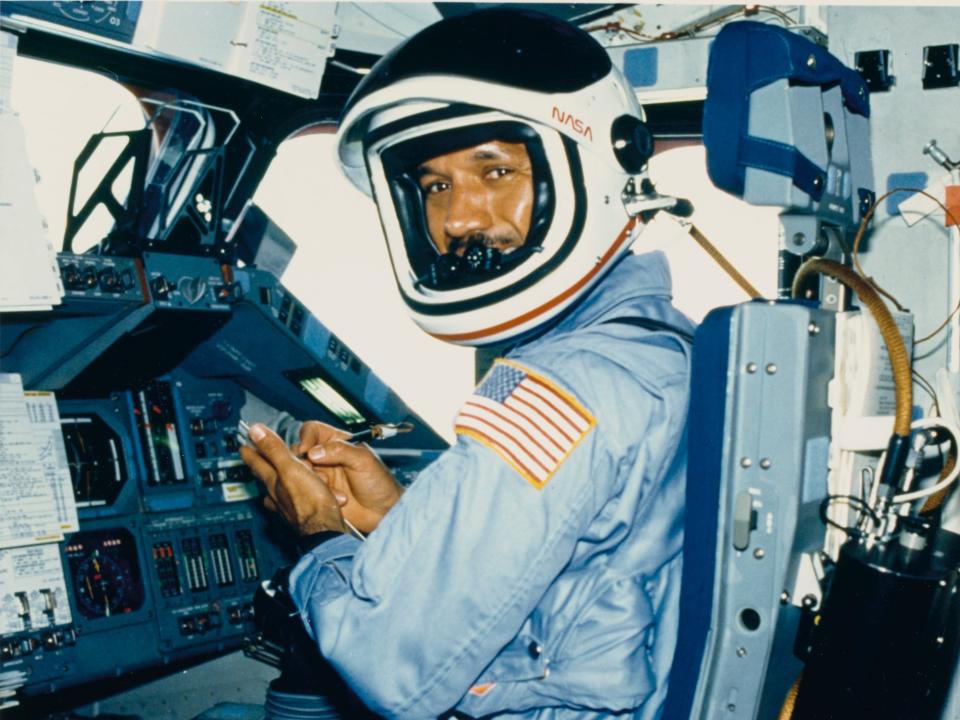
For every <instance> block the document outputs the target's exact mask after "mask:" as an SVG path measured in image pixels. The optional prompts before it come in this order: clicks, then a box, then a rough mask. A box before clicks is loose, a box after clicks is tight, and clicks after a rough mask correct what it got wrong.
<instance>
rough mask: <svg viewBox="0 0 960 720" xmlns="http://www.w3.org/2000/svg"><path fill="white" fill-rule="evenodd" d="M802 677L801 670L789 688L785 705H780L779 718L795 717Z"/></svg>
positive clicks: (785, 719)
mask: <svg viewBox="0 0 960 720" xmlns="http://www.w3.org/2000/svg"><path fill="white" fill-rule="evenodd" d="M802 679H803V673H802V672H801V673H800V674H799V675H797V679H796V680H794V681H793V685H791V686H790V689H789V690H787V696H786V697H785V698H784V699H783V705H782V706H781V707H780V713H779V714H778V715H777V720H790V718H792V717H793V710H794V708H795V707H796V705H797V695H799V694H800V680H802Z"/></svg>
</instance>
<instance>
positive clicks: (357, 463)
mask: <svg viewBox="0 0 960 720" xmlns="http://www.w3.org/2000/svg"><path fill="white" fill-rule="evenodd" d="M307 458H308V459H309V460H310V462H311V463H313V464H314V465H318V466H320V467H329V466H332V465H342V466H343V467H346V468H348V469H350V470H369V469H370V467H371V465H380V458H378V457H377V456H376V455H375V454H374V452H373V450H371V449H370V448H368V447H367V446H366V445H351V444H350V443H348V442H344V441H343V440H334V441H333V442H327V443H323V444H322V445H317V446H315V447H312V448H310V451H309V452H308V453H307Z"/></svg>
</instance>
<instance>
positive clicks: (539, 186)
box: [338, 8, 653, 345]
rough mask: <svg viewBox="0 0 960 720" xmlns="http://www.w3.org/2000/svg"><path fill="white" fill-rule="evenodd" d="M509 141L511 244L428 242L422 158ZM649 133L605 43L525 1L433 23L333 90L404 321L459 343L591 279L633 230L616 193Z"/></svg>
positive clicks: (518, 327) (344, 148)
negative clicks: (524, 227)
mask: <svg viewBox="0 0 960 720" xmlns="http://www.w3.org/2000/svg"><path fill="white" fill-rule="evenodd" d="M491 140H499V141H501V142H510V143H516V142H522V143H524V144H525V146H526V150H527V153H528V155H529V157H530V160H531V167H532V174H533V185H534V193H533V197H534V203H533V210H532V215H531V222H530V230H529V232H528V234H527V237H526V241H525V243H524V244H523V246H522V247H521V248H519V249H517V250H514V251H513V252H510V253H505V254H503V255H501V254H500V253H499V252H497V251H496V250H491V249H487V248H475V251H474V253H473V255H472V256H471V253H470V251H469V250H468V251H467V255H466V256H463V257H461V258H459V259H457V258H456V257H455V256H454V255H453V254H452V253H450V254H447V255H442V254H441V253H440V251H438V250H437V248H436V246H435V245H434V243H433V242H432V241H431V239H430V236H429V233H428V232H427V228H426V220H425V216H424V209H423V208H424V205H423V197H422V195H421V190H420V187H419V184H418V182H417V181H416V168H417V167H418V166H419V164H420V163H422V162H424V161H426V160H429V159H430V158H434V157H437V156H439V155H442V154H445V153H450V152H453V151H456V150H461V149H465V148H469V147H473V146H475V145H478V144H480V143H483V142H489V141H491ZM652 146H653V142H652V138H651V136H650V134H649V132H648V131H647V128H646V125H644V123H643V113H642V111H641V109H640V106H639V105H638V103H637V101H636V98H635V97H634V95H633V93H632V92H631V90H630V88H629V87H628V85H627V84H626V82H625V80H624V79H623V77H622V76H621V74H620V73H619V71H617V70H616V69H615V68H614V67H613V65H612V63H611V61H610V58H609V56H608V55H607V53H606V51H605V50H604V49H603V47H601V46H600V44H599V43H597V42H596V41H595V40H594V39H593V38H591V37H590V36H589V35H588V34H587V33H585V32H583V31H582V30H580V29H578V28H576V27H574V26H572V25H570V24H568V23H566V22H562V21H560V20H557V19H555V18H553V17H551V16H548V15H544V14H542V13H538V12H534V11H531V10H527V9H517V8H512V9H506V8H497V9H490V10H484V11H480V12H477V13H474V14H471V15H466V16H458V17H452V18H447V19H445V20H442V21H440V22H438V23H436V24H434V25H432V26H430V27H428V28H426V29H425V30H423V31H421V32H419V33H418V34H416V35H414V36H413V37H411V38H409V39H408V40H407V41H406V42H404V43H403V44H402V45H400V46H399V47H397V48H395V49H394V50H393V51H391V52H390V53H388V54H387V55H386V56H384V57H383V58H382V59H381V60H380V61H379V62H378V63H377V64H376V65H375V66H374V68H373V69H372V71H371V72H370V74H369V75H368V76H367V77H366V78H364V80H363V81H362V82H361V83H360V85H359V86H358V87H357V89H356V90H355V91H354V93H353V95H352V96H351V98H350V100H349V101H348V102H347V106H346V109H345V111H344V118H343V121H342V122H341V125H340V130H339V133H338V153H339V160H340V163H341V165H342V167H343V170H344V172H345V173H346V175H347V177H348V178H349V179H350V180H351V182H353V184H354V185H356V186H357V187H358V188H360V189H361V190H363V191H364V192H365V193H367V194H368V195H372V196H373V197H374V199H375V200H376V202H377V206H378V208H379V212H380V219H381V223H382V225H383V229H384V233H385V235H386V239H387V246H388V248H389V251H390V257H391V260H392V262H393V267H394V273H395V275H396V279H397V284H398V285H399V288H400V292H401V294H402V296H403V299H404V301H405V302H406V304H407V306H408V308H409V310H410V313H411V315H412V317H413V319H414V321H415V322H416V323H417V324H418V325H420V327H422V328H423V329H424V330H425V331H426V332H428V333H430V334H431V335H433V336H435V337H437V338H440V339H442V340H446V341H449V342H453V343H458V344H463V345H487V344H492V343H499V342H503V341H505V340H510V339H514V338H517V337H519V336H521V335H524V334H527V333H529V332H530V331H532V330H535V329H536V328H538V327H540V326H542V325H543V324H544V323H546V322H547V321H549V320H550V319H552V318H554V317H556V316H557V315H558V314H559V313H561V312H562V311H563V310H564V309H565V308H567V307H569V306H570V304H571V303H573V302H575V301H576V300H577V298H579V297H581V296H582V295H584V294H585V293H586V292H588V291H589V290H590V288H591V287H593V286H594V285H595V284H596V283H597V281H598V280H599V279H600V278H601V277H602V276H603V274H604V273H605V272H606V271H607V270H609V269H610V268H611V267H612V266H613V265H614V263H615V262H616V260H617V259H618V258H619V257H620V256H622V255H623V254H625V253H626V252H627V250H628V248H629V246H630V244H631V242H632V241H633V240H634V239H635V237H636V235H637V234H638V228H639V226H642V223H638V222H637V220H636V217H635V216H636V212H635V211H630V212H628V209H627V207H625V201H626V200H636V199H638V197H639V193H640V192H641V188H642V192H650V193H652V192H653V191H652V186H651V185H650V184H649V182H648V181H646V180H645V179H644V177H645V171H646V162H647V160H648V159H649V157H650V155H651V154H652Z"/></svg>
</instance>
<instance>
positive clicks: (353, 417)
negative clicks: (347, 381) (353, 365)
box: [297, 376, 367, 425]
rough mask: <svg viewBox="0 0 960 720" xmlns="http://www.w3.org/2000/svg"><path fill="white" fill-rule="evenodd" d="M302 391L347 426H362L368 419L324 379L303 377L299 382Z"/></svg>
mask: <svg viewBox="0 0 960 720" xmlns="http://www.w3.org/2000/svg"><path fill="white" fill-rule="evenodd" d="M297 383H299V385H300V389H301V390H303V391H304V392H306V393H307V394H308V395H310V396H311V397H312V398H313V399H314V400H316V401H317V402H318V403H320V404H321V405H323V406H324V407H325V408H326V409H327V410H329V411H330V412H331V413H333V414H334V415H335V416H336V417H337V418H338V419H339V420H340V421H342V422H343V423H345V424H346V425H361V424H364V423H366V422H367V418H365V417H364V416H363V414H362V413H361V412H360V411H359V410H357V408H355V407H354V406H353V405H352V404H351V403H350V401H349V400H347V399H346V398H345V397H344V396H343V395H341V394H340V392H338V391H337V390H336V389H334V387H333V386H332V385H331V384H330V383H329V382H327V381H326V380H324V379H323V378H322V377H319V376H314V377H303V378H299V379H298V380H297Z"/></svg>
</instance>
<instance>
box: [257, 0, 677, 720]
mask: <svg viewBox="0 0 960 720" xmlns="http://www.w3.org/2000/svg"><path fill="white" fill-rule="evenodd" d="M642 117H643V116H642V111H641V109H640V107H639V106H638V105H637V103H636V99H635V98H634V96H633V94H632V93H631V91H630V89H629V87H628V86H627V85H626V84H625V81H624V80H623V78H622V77H621V76H620V74H619V73H618V72H617V71H616V70H615V69H614V68H613V67H612V65H611V62H610V60H609V57H608V56H607V54H606V52H605V51H604V50H603V48H602V47H601V46H600V45H599V44H597V43H596V42H595V41H594V40H593V39H592V38H590V37H589V36H588V35H587V34H586V33H583V32H582V31H580V30H579V29H576V28H574V27H572V26H570V25H568V24H566V23H563V22H561V21H558V20H555V19H553V18H550V17H548V16H545V15H542V14H539V13H536V12H533V11H530V10H526V9H522V10H517V9H512V10H508V9H502V8H500V9H491V10H485V11H481V12H479V13H475V14H473V15H469V16H460V17H454V18H448V19H445V20H443V21H441V22H439V23H437V24H435V25H433V26H431V27H429V28H427V29H425V30H423V31H422V32H420V33H418V34H417V35H415V36H413V37H412V38H410V39H409V40H407V41H406V42H405V43H404V44H402V45H401V46H400V47H398V48H397V49H395V50H394V51H392V52H391V53H389V54H388V55H386V56H385V57H384V58H383V59H382V60H381V61H380V62H379V63H378V64H377V65H376V66H375V67H374V68H373V70H372V71H371V73H370V74H369V75H368V76H367V77H366V78H365V79H364V80H363V82H362V83H361V84H360V85H359V86H358V88H357V90H356V91H355V93H354V94H353V96H352V97H351V98H350V100H349V102H348V104H347V107H346V110H345V115H344V119H343V121H342V123H341V126H340V130H339V137H338V157H339V161H340V164H341V166H342V168H343V170H344V171H345V172H346V174H347V176H348V177H349V178H350V180H351V181H352V182H353V183H354V184H355V185H356V186H357V187H358V188H360V189H361V190H362V191H364V192H366V193H367V194H371V195H372V196H373V197H374V198H375V200H376V202H377V206H378V210H379V213H380V217H381V221H382V225H383V228H384V232H385V236H386V240H387V244H388V247H389V250H390V257H391V260H392V263H393V265H394V271H395V275H396V280H397V284H398V287H399V289H400V293H401V296H402V298H403V300H404V302H405V303H406V305H407V307H408V309H409V311H410V314H411V316H412V317H413V319H414V321H415V322H416V323H418V324H419V326H420V327H421V328H423V329H424V330H425V331H426V332H428V333H430V334H431V335H433V336H435V337H438V338H441V339H443V340H447V341H449V342H454V343H460V344H467V345H474V346H483V345H489V344H493V343H496V344H500V345H501V346H503V347H505V348H506V349H505V352H504V355H503V357H501V358H498V359H497V360H496V361H495V362H494V364H493V366H492V367H491V369H490V370H489V372H488V373H487V375H486V377H485V378H484V379H483V380H482V381H481V382H480V384H479V386H478V387H477V388H476V390H475V391H474V393H473V394H472V395H471V396H470V397H469V398H468V399H467V400H466V401H465V403H464V404H463V406H462V408H461V410H460V412H459V414H458V416H457V418H456V421H455V431H456V436H457V441H456V444H455V445H454V446H453V447H452V448H451V449H450V450H448V451H447V452H445V453H443V454H442V455H441V457H440V458H439V459H437V460H436V461H435V462H434V463H432V464H431V465H430V466H429V467H427V468H426V469H425V470H424V471H423V472H422V473H421V474H420V475H419V477H418V478H417V480H416V482H414V483H413V485H411V486H410V487H409V488H408V489H406V491H405V492H404V491H403V488H401V486H400V485H399V484H398V483H397V482H396V481H395V480H394V478H393V476H392V475H391V474H390V472H389V471H388V470H387V469H386V468H385V467H384V466H383V465H382V464H381V463H380V461H379V459H378V458H377V457H376V455H375V454H374V453H373V452H371V451H370V450H369V449H368V448H367V447H365V446H362V445H352V444H350V443H348V442H345V440H344V439H345V437H346V435H345V434H344V433H342V432H341V431H338V430H335V429H334V428H331V427H329V426H326V425H322V424H320V423H317V422H310V423H306V424H305V425H304V427H303V430H302V433H301V442H300V444H299V445H298V446H294V447H293V448H287V447H286V446H285V445H284V443H283V442H282V441H281V440H280V438H279V437H277V436H276V435H275V434H273V433H272V432H271V431H270V430H268V429H267V428H266V427H264V426H263V425H254V426H253V427H252V429H251V438H252V443H253V445H254V447H246V448H244V449H243V451H242V453H243V458H244V460H245V461H246V462H247V463H248V464H249V465H250V467H251V468H252V469H253V471H254V473H255V474H256V475H257V476H258V477H259V478H260V479H261V480H262V481H263V483H264V484H265V485H266V488H267V491H268V495H269V497H268V498H267V500H266V503H267V505H268V507H270V508H272V509H275V510H277V511H279V512H280V513H281V514H282V515H283V516H284V517H285V518H286V519H287V520H288V521H289V522H290V523H291V524H292V525H293V526H294V528H295V529H296V530H297V531H298V532H299V534H300V536H301V541H302V546H303V549H304V550H305V554H304V555H303V557H302V558H301V559H300V561H299V563H298V564H297V565H296V567H295V568H294V569H293V571H292V572H291V575H290V588H289V592H290V594H291V596H292V598H293V599H294V601H295V603H296V605H297V607H298V608H299V609H300V614H301V617H302V619H303V623H304V625H305V627H306V628H307V631H308V633H309V634H310V635H311V636H312V637H313V638H314V639H315V640H316V642H317V644H318V646H319V648H320V650H321V652H322V654H323V655H324V656H325V657H326V658H327V659H329V661H330V662H331V663H332V664H333V665H334V666H335V667H336V668H337V670H338V671H339V672H340V673H341V674H342V676H343V677H344V678H346V680H347V681H348V683H349V684H350V685H351V686H352V687H353V689H354V690H355V691H356V692H357V694H358V695H359V696H360V697H361V698H362V699H363V700H364V702H365V703H367V705H368V706H369V707H370V708H371V709H372V710H374V711H375V712H377V713H379V714H381V715H383V716H386V717H394V718H405V719H409V718H433V717H437V716H439V715H442V714H443V713H445V712H447V711H448V710H455V711H457V712H459V713H461V714H463V715H468V716H475V717H479V716H488V715H499V714H502V713H511V714H514V715H516V716H517V717H530V718H572V717H576V718H600V717H609V716H611V715H613V714H617V713H622V714H623V716H629V717H637V718H654V717H657V716H658V713H659V711H660V709H661V706H662V704H663V701H664V698H665V695H666V690H667V683H668V677H669V672H670V667H671V661H672V658H673V652H674V645H675V640H676V634H677V616H678V596H679V586H680V575H681V549H682V542H683V537H682V536H683V509H684V491H685V468H686V445H685V424H686V410H687V392H688V373H689V338H690V333H691V332H692V330H693V327H692V324H691V323H690V322H689V320H687V319H686V318H685V317H684V316H683V315H682V314H681V313H679V312H678V311H677V310H675V309H674V308H673V307H672V305H671V302H670V292H671V291H670V277H669V271H668V267H667V264H666V260H665V258H664V257H663V256H662V255H661V254H660V253H648V254H643V255H633V254H630V253H628V249H629V247H630V245H631V243H632V242H633V241H634V240H635V239H636V237H637V236H638V235H639V234H640V231H641V230H642V228H643V226H644V220H645V219H646V217H647V216H645V215H644V214H643V213H639V212H638V211H637V210H636V208H638V207H643V202H644V200H645V198H648V197H653V195H652V185H650V183H649V181H648V180H647V178H646V162H647V160H648V158H649V156H650V151H651V148H652V142H651V140H650V136H649V134H648V133H647V131H646V128H645V126H644V124H643V122H642ZM438 371H439V368H438ZM303 454H305V458H304V459H301V457H302V455H303ZM298 455H301V457H298ZM353 530H359V531H360V532H357V533H354V532H353ZM363 533H368V536H367V537H366V539H365V540H364V539H361V537H360V536H361V535H362V534H363ZM617 716H618V717H620V716H621V715H619V714H618V715H617Z"/></svg>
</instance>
